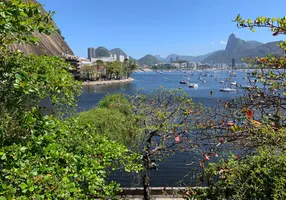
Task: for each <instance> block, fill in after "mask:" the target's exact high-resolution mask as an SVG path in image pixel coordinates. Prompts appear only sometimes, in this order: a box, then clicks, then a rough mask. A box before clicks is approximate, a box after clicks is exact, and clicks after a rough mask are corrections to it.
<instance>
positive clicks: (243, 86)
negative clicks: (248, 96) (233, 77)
mask: <svg viewBox="0 0 286 200" xmlns="http://www.w3.org/2000/svg"><path fill="white" fill-rule="evenodd" d="M239 88H240V89H246V90H248V89H251V88H254V87H253V86H251V85H240V86H239Z"/></svg>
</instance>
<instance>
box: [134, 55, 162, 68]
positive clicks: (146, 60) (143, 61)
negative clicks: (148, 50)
mask: <svg viewBox="0 0 286 200" xmlns="http://www.w3.org/2000/svg"><path fill="white" fill-rule="evenodd" d="M137 62H138V63H139V64H140V65H148V66H153V65H155V64H158V63H160V62H161V61H160V60H159V59H157V58H156V57H154V56H152V55H150V54H148V55H146V56H144V57H143V58H140V59H139V60H137Z"/></svg>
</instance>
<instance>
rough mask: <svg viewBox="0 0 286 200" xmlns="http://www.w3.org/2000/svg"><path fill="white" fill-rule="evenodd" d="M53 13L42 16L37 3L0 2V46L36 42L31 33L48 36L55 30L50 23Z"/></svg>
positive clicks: (12, 0)
mask: <svg viewBox="0 0 286 200" xmlns="http://www.w3.org/2000/svg"><path fill="white" fill-rule="evenodd" d="M52 15H53V13H46V14H44V13H43V11H42V8H41V6H40V4H39V3H29V4H26V3H24V2H23V1H22V0H9V1H1V2H0V16H1V22H0V39H1V42H0V46H1V47H7V46H10V45H11V44H13V43H22V42H25V43H33V44H36V43H37V42H38V38H36V37H34V36H33V35H32V33H33V32H39V33H44V34H50V33H51V31H53V30H55V29H54V28H53V25H52V23H51V17H52Z"/></svg>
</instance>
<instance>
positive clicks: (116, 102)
mask: <svg viewBox="0 0 286 200" xmlns="http://www.w3.org/2000/svg"><path fill="white" fill-rule="evenodd" d="M98 107H99V108H108V109H110V110H118V111H119V112H121V113H122V114H124V115H126V116H127V115H129V114H131V104H130V102H129V101H128V99H127V97H125V96H123V95H122V94H112V95H107V96H106V97H104V99H102V100H100V101H99V102H98Z"/></svg>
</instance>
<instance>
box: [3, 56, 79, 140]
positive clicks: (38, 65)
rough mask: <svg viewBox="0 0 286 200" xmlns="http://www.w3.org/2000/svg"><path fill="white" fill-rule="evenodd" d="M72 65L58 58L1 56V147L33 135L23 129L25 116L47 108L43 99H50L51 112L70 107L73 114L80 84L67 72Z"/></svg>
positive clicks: (61, 110) (59, 113) (58, 113)
mask: <svg viewBox="0 0 286 200" xmlns="http://www.w3.org/2000/svg"><path fill="white" fill-rule="evenodd" d="M68 67H69V65H68V64H67V63H65V62H64V61H63V60H62V59H60V58H58V57H46V56H34V55H29V56H25V55H23V54H22V53H8V54H6V55H3V54H2V56H0V81H1V85H0V91H1V92H0V117H1V120H0V136H1V138H2V140H1V143H0V146H1V145H3V144H5V143H6V142H10V141H11V142H12V141H14V140H17V139H19V138H20V137H23V136H24V135H27V134H30V131H28V132H24V131H23V130H22V129H23V124H25V123H26V119H25V118H27V117H28V118H30V117H29V116H30V114H31V113H34V112H38V111H43V110H42V108H41V107H40V106H39V105H40V102H41V101H42V100H43V99H50V102H51V104H52V105H51V107H50V111H49V112H50V113H53V112H56V113H57V115H61V114H63V111H64V110H65V109H67V108H70V110H69V112H70V113H72V110H71V109H72V108H73V106H74V105H75V102H76V96H77V95H78V94H79V92H80V85H79V83H77V82H75V81H74V79H73V77H72V75H71V74H70V73H68V72H67V69H68Z"/></svg>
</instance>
